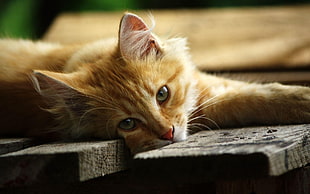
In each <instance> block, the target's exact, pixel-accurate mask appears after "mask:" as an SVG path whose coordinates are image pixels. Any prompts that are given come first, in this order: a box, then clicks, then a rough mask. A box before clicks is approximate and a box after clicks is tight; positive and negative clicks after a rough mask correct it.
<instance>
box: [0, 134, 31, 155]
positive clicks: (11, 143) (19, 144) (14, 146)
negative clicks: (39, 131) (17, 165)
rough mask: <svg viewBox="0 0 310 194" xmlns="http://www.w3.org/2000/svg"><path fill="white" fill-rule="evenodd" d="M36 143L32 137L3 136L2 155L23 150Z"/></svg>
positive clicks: (0, 147) (0, 148)
mask: <svg viewBox="0 0 310 194" xmlns="http://www.w3.org/2000/svg"><path fill="white" fill-rule="evenodd" d="M32 145H35V142H34V141H33V140H32V139H30V138H1V139H0V155H1V154H5V153H9V152H14V151H17V150H21V149H24V148H27V147H30V146H32Z"/></svg>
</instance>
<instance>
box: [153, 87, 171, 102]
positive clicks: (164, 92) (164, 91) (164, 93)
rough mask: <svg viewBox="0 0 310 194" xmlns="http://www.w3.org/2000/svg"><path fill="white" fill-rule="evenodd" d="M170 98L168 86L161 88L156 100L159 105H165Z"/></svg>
mask: <svg viewBox="0 0 310 194" xmlns="http://www.w3.org/2000/svg"><path fill="white" fill-rule="evenodd" d="M168 97H169V89H168V87H167V86H163V87H161V88H160V89H159V90H158V92H157V94H156V100H157V102H158V103H159V104H162V103H164V102H165V101H166V100H167V99H168Z"/></svg>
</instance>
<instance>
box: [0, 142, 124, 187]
mask: <svg viewBox="0 0 310 194" xmlns="http://www.w3.org/2000/svg"><path fill="white" fill-rule="evenodd" d="M126 161H127V160H126V149H124V144H123V141H122V140H113V141H89V142H69V143H68V142H63V143H53V144H44V145H39V146H35V147H30V148H27V149H24V150H20V151H17V152H13V153H9V154H4V155H1V156H0V172H1V176H0V187H5V186H16V185H27V184H33V183H44V182H45V183H59V182H61V183H64V182H79V181H85V180H89V179H92V178H96V177H100V176H104V175H107V174H111V173H115V172H119V171H122V170H124V169H126V168H127V163H126Z"/></svg>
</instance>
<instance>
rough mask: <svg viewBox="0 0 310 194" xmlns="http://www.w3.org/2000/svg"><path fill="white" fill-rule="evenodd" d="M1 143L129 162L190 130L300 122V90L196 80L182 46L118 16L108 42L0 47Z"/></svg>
mask: <svg viewBox="0 0 310 194" xmlns="http://www.w3.org/2000/svg"><path fill="white" fill-rule="evenodd" d="M0 51H1V52H0V72H1V74H0V121H1V125H2V126H1V130H0V134H2V135H22V136H31V137H33V136H35V137H41V138H46V139H55V138H80V137H99V138H103V139H113V138H118V137H122V138H124V139H125V142H126V144H127V145H128V147H129V148H130V149H131V151H132V153H137V152H141V151H145V150H149V149H154V148H158V147H161V146H164V145H167V144H170V143H173V142H176V141H182V140H185V139H186V137H187V135H188V133H190V132H192V131H195V130H196V129H199V130H201V129H209V128H220V127H235V126H245V125H253V124H287V123H304V122H310V89H309V88H305V87H297V86H294V87H293V86H291V87H289V86H283V85H280V84H267V85H261V84H254V83H252V84H250V83H245V82H237V81H232V80H227V79H223V78H219V77H216V76H211V75H207V74H204V73H201V72H199V71H197V70H196V69H195V67H194V65H193V64H192V62H191V60H190V56H189V54H188V51H187V47H186V41H185V40H184V39H180V38H175V39H169V40H165V41H162V42H161V41H160V40H159V38H158V37H156V36H155V35H154V34H153V33H152V32H151V29H149V28H148V27H147V25H146V24H145V23H144V22H143V20H142V19H141V18H139V17H138V16H136V15H133V14H125V16H124V17H123V18H122V20H121V24H120V31H119V38H118V42H117V40H115V39H111V40H99V41H96V42H93V43H89V44H86V45H69V46H68V45H59V44H49V43H42V42H31V41H25V40H7V39H3V40H0Z"/></svg>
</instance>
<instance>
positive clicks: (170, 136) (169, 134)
mask: <svg viewBox="0 0 310 194" xmlns="http://www.w3.org/2000/svg"><path fill="white" fill-rule="evenodd" d="M173 134H174V127H173V126H172V127H170V129H169V130H168V132H167V133H166V134H164V135H163V136H161V138H162V139H164V140H173Z"/></svg>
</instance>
